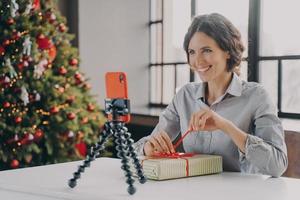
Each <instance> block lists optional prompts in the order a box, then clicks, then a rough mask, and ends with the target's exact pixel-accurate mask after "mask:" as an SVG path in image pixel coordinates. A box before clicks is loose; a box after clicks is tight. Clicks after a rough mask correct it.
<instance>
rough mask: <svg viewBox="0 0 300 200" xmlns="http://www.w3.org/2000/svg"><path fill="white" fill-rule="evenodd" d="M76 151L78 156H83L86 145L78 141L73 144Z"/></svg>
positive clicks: (85, 151)
mask: <svg viewBox="0 0 300 200" xmlns="http://www.w3.org/2000/svg"><path fill="white" fill-rule="evenodd" d="M75 148H76V151H77V152H78V154H79V156H80V157H85V156H86V153H87V147H86V144H85V143H84V142H80V143H78V144H75Z"/></svg>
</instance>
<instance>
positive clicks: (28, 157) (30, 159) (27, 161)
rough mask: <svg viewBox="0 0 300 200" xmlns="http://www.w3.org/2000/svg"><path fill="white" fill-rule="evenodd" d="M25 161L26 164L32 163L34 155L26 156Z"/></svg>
mask: <svg viewBox="0 0 300 200" xmlns="http://www.w3.org/2000/svg"><path fill="white" fill-rule="evenodd" d="M24 160H25V162H26V163H27V164H29V163H31V161H32V155H31V154H26V155H25V156H24Z"/></svg>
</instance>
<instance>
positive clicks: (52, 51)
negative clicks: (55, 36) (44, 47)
mask: <svg viewBox="0 0 300 200" xmlns="http://www.w3.org/2000/svg"><path fill="white" fill-rule="evenodd" d="M48 55H49V62H52V61H53V60H54V59H55V57H56V47H55V46H54V45H53V44H52V46H51V47H50V49H49V50H48Z"/></svg>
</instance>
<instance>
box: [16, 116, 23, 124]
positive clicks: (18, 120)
mask: <svg viewBox="0 0 300 200" xmlns="http://www.w3.org/2000/svg"><path fill="white" fill-rule="evenodd" d="M15 122H16V123H17V124H19V123H21V122H22V117H20V116H17V117H15Z"/></svg>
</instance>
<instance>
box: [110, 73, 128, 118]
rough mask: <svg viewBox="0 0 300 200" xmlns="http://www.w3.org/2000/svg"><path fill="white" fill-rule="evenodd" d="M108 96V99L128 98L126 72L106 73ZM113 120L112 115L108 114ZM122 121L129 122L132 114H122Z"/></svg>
mask: <svg viewBox="0 0 300 200" xmlns="http://www.w3.org/2000/svg"><path fill="white" fill-rule="evenodd" d="M105 84H106V97H107V98H108V99H128V92H127V77H126V74H125V73H124V72H107V73H106V74H105ZM108 119H109V120H111V119H112V116H111V115H108ZM120 121H123V122H129V121H130V114H128V115H125V116H120Z"/></svg>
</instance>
